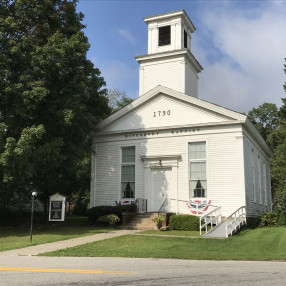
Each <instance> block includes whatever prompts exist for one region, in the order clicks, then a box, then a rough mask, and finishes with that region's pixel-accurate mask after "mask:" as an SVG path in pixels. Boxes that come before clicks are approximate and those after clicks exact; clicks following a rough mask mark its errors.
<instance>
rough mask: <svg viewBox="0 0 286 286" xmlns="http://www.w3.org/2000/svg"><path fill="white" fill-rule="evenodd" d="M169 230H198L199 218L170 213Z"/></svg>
mask: <svg viewBox="0 0 286 286" xmlns="http://www.w3.org/2000/svg"><path fill="white" fill-rule="evenodd" d="M169 229H171V230H193V231H198V230H200V219H199V217H197V216H192V215H172V216H171V217H170V221H169Z"/></svg>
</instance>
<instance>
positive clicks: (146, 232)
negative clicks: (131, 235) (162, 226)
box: [140, 230, 200, 237]
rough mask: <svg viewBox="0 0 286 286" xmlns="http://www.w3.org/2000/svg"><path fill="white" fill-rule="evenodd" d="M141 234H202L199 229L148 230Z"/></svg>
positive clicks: (197, 235)
mask: <svg viewBox="0 0 286 286" xmlns="http://www.w3.org/2000/svg"><path fill="white" fill-rule="evenodd" d="M140 234H152V235H167V236H168V235H170V236H196V237H199V236H200V232H199V231H190V230H172V231H170V230H160V231H158V230H146V231H142V232H140Z"/></svg>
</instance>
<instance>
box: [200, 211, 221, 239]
mask: <svg viewBox="0 0 286 286" xmlns="http://www.w3.org/2000/svg"><path fill="white" fill-rule="evenodd" d="M213 207H215V209H213V210H212V211H210V212H208V213H206V214H205V215H203V216H201V217H200V235H202V228H205V231H206V233H207V232H208V225H209V224H211V228H210V230H211V229H212V228H213V224H215V225H218V224H219V223H220V222H221V207H217V206H213ZM213 213H214V215H213ZM203 219H204V220H205V222H204V224H203V225H202V220H203Z"/></svg>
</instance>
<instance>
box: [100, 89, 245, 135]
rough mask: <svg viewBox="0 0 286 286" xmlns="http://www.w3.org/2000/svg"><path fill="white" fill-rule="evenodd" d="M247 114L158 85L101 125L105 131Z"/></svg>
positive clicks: (207, 121)
mask: <svg viewBox="0 0 286 286" xmlns="http://www.w3.org/2000/svg"><path fill="white" fill-rule="evenodd" d="M245 120H246V116H245V115H242V114H240V113H237V112H234V111H231V110H228V109H226V108H223V107H220V106H217V105H214V104H211V103H209V102H206V101H203V100H200V99H197V98H194V97H191V96H188V95H185V94H182V93H180V92H177V91H173V90H171V89H168V88H165V87H162V86H158V87H156V88H155V89H153V90H151V91H150V92H148V93H146V94H144V95H142V96H141V97H140V98H138V99H137V100H135V101H134V102H133V103H131V104H130V105H128V106H126V107H125V108H123V109H121V110H120V111H118V112H116V113H115V114H113V115H112V116H110V117H108V118H107V119H105V120H104V121H103V122H102V123H101V124H100V126H99V127H100V131H101V132H104V133H105V132H112V133H113V132H120V131H125V132H126V131H128V130H144V129H153V128H164V127H166V128H170V127H175V126H190V125H210V124H222V123H227V122H234V121H239V122H241V121H245Z"/></svg>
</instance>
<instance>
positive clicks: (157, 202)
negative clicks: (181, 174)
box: [149, 168, 172, 211]
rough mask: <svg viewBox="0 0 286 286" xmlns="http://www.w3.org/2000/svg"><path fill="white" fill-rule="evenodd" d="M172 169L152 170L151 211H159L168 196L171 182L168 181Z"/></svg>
mask: <svg viewBox="0 0 286 286" xmlns="http://www.w3.org/2000/svg"><path fill="white" fill-rule="evenodd" d="M171 170H172V169H171V168H170V169H153V170H152V188H151V189H152V195H151V202H150V203H151V204H149V205H150V207H151V209H149V211H159V209H160V207H161V206H162V204H163V203H164V200H165V199H166V198H167V197H168V190H169V187H170V182H168V177H170V176H169V173H170V172H171Z"/></svg>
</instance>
